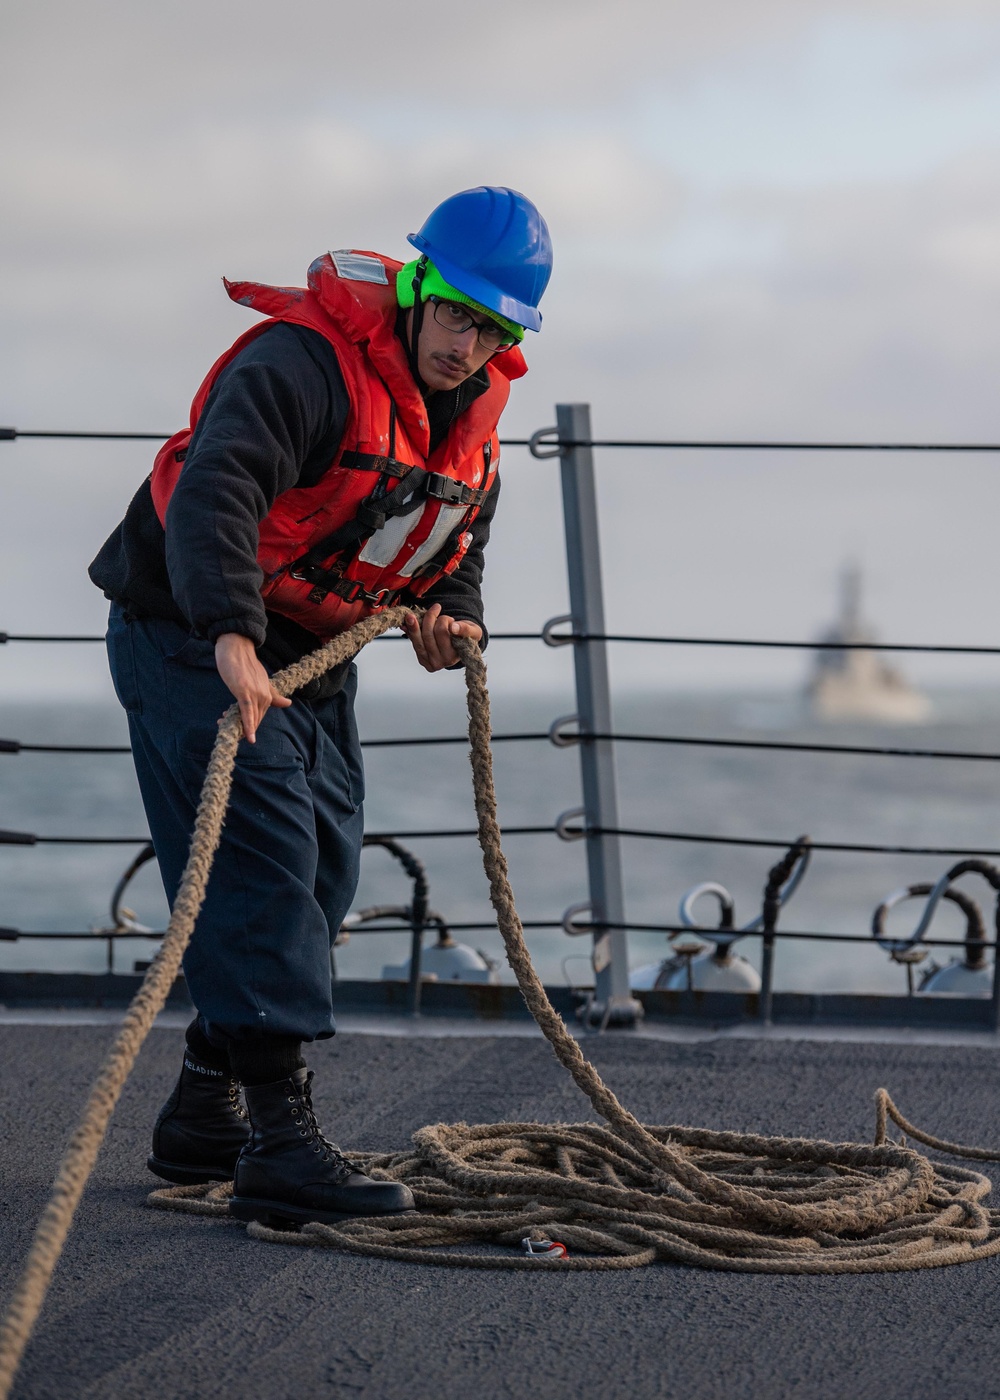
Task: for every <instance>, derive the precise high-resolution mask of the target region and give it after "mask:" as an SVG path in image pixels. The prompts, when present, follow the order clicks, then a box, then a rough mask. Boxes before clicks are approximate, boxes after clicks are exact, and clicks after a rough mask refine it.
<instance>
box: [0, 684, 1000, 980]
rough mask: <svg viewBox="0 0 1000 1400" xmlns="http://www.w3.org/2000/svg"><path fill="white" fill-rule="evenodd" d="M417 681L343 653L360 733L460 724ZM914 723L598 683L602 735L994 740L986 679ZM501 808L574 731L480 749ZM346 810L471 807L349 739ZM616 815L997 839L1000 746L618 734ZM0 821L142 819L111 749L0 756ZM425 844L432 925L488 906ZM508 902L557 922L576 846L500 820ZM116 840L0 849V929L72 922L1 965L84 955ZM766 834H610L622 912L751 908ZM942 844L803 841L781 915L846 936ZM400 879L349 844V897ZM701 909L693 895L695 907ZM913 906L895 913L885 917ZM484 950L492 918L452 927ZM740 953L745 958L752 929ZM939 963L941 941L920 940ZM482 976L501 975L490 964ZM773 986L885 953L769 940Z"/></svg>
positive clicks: (453, 705)
mask: <svg viewBox="0 0 1000 1400" xmlns="http://www.w3.org/2000/svg"><path fill="white" fill-rule="evenodd" d="M438 680H440V688H439V690H438V691H437V692H436V693H435V694H433V695H432V694H431V693H430V692H428V694H427V696H426V697H425V696H424V695H423V694H417V695H415V694H414V693H413V692H412V691H407V692H405V693H404V692H399V693H391V692H387V691H386V690H385V688H384V687H382V686H378V685H376V686H372V685H368V686H366V685H365V683H364V667H363V666H362V689H361V696H360V700H359V718H360V723H361V728H362V734H363V737H364V738H379V737H390V736H394V735H404V734H405V735H424V734H459V733H461V732H462V729H463V720H464V713H463V696H462V689H461V685H460V682H459V680H458V678H457V677H453V676H448V677H444V678H435V681H436V682H437V681H438ZM934 699H935V713H934V717H933V719H932V720H931V721H930V722H928V723H926V724H922V725H919V726H906V727H905V728H898V729H897V728H892V727H885V726H879V727H873V726H864V725H838V726H829V725H826V726H821V725H818V724H815V723H811V722H809V721H807V720H805V719H804V718H803V717H802V715H801V713H800V711H799V709H798V707H797V705H796V704H795V702H794V697H793V696H791V695H789V694H773V695H764V694H760V693H754V694H740V693H735V692H734V693H719V692H714V693H712V694H706V695H695V694H676V693H674V694H670V693H666V694H663V695H659V696H651V695H623V696H619V697H618V698H617V700H616V706H615V725H616V729H617V730H618V732H619V733H643V734H685V735H694V736H697V735H714V736H724V737H744V738H753V737H758V738H761V737H763V738H782V739H786V738H787V739H799V740H819V741H821V742H830V741H834V742H841V741H842V742H848V743H865V744H901V745H906V746H914V747H940V748H950V749H961V750H974V751H976V752H984V753H1000V692H997V691H986V690H978V691H977V690H970V691H965V692H960V691H955V692H949V693H940V694H938V695H936V696H935V697H934ZM571 708H572V700H571V697H570V696H569V694H567V693H561V694H558V693H553V694H552V695H544V694H542V695H540V694H532V695H530V696H523V697H519V696H518V695H517V693H516V691H515V690H514V689H512V688H511V687H510V686H507V687H506V688H505V689H504V691H503V693H502V694H501V695H500V696H499V697H498V698H497V699H496V701H495V705H494V729H495V731H496V732H497V733H503V732H510V731H514V730H534V729H547V728H548V725H549V723H550V722H551V720H552V719H553V718H554V717H555V716H556V715H559V714H564V713H566V712H567V711H568V710H570V709H571ZM0 735H2V736H3V737H6V738H12V739H18V740H20V741H21V742H35V743H45V742H49V743H118V742H121V743H124V742H127V734H126V729H125V723H124V718H123V716H122V714H121V711H120V710H119V709H118V708H117V706H116V705H115V703H114V702H113V701H110V700H109V701H108V702H106V703H105V702H99V701H88V702H85V703H69V702H66V703H59V702H58V701H55V700H52V701H44V702H41V703H33V704H28V703H24V702H19V703H7V704H3V703H0ZM495 764H496V776H497V790H498V796H499V803H500V814H501V821H502V822H503V823H505V824H507V825H510V826H517V825H528V824H550V823H552V822H553V820H554V819H555V817H556V816H557V815H558V814H559V813H560V812H562V811H564V810H566V809H569V808H573V807H576V806H578V805H579V803H580V782H579V758H578V754H577V751H576V750H575V749H556V748H554V747H553V746H552V745H550V744H549V743H548V742H541V743H537V742H536V743H504V744H498V745H497V748H496V753H495ZM366 767H367V784H368V800H367V803H366V811H367V825H368V828H369V830H373V831H402V830H414V829H425V830H426V829H434V828H441V827H462V828H471V827H472V826H473V825H474V814H473V808H472V797H471V788H470V781H469V766H468V761H467V757H466V753H465V750H464V748H463V747H461V746H454V747H440V748H438V747H428V748H423V749H404V750H400V749H395V750H370V751H369V753H368V755H367V758H366ZM618 768H619V783H620V803H621V820H622V825H623V826H626V827H640V828H651V829H662V830H671V831H691V832H703V833H714V834H727V835H743V836H762V837H768V838H779V839H780V838H788V839H789V840H791V839H793V838H794V837H796V836H797V835H799V834H800V833H808V834H809V835H810V836H812V837H813V838H814V839H815V840H845V841H850V842H888V843H899V844H905V845H922V844H926V845H944V846H955V847H962V848H965V847H969V848H972V847H978V848H996V849H1000V764H998V763H995V762H983V763H972V762H956V761H947V762H946V761H941V760H933V759H920V760H907V759H901V758H890V757H855V756H835V757H833V756H824V755H820V754H789V753H753V752H750V753H747V752H737V751H732V750H729V751H726V750H712V749H697V748H681V747H674V746H665V745H656V746H653V745H646V744H622V745H620V746H619V749H618ZM0 794H2V809H0V826H2V827H3V828H5V829H7V830H15V831H29V832H35V833H37V834H39V835H59V836H67V835H68V836H74V835H91V836H93V835H116V836H119V835H120V836H126V835H142V834H143V833H144V832H145V829H146V828H145V821H144V817H143V813H142V808H141V804H140V802H139V797H138V792H137V789H136V784H135V779H134V776H133V774H132V769H131V763H130V760H129V758H128V756H127V755H122V756H118V755H107V756H83V755H80V756H76V755H73V756H65V755H49V754H23V753H22V754H18V755H7V754H0ZM406 844H408V845H409V846H410V847H411V848H412V849H413V850H414V851H415V852H416V853H417V854H418V855H419V856H420V858H421V859H422V860H423V861H424V862H425V864H426V865H427V868H428V872H429V876H430V886H431V899H432V905H433V907H434V908H435V909H436V910H438V911H440V913H441V914H442V915H444V917H445V918H446V919H448V920H450V921H453V922H456V923H459V922H465V921H478V920H489V919H490V918H491V917H492V915H491V910H490V906H489V901H488V893H487V888H486V881H485V878H484V876H483V873H482V867H481V865H480V863H479V859H478V847H477V845H476V843H475V841H474V840H464V839H448V840H421V839H416V838H414V839H412V840H409V841H407V843H406ZM506 850H507V855H508V859H509V862H510V869H511V876H512V880H513V884H514V889H515V893H516V896H517V900H518V907H519V909H520V912H521V914H522V917H523V918H525V919H528V920H530V919H555V920H557V919H559V918H560V917H561V915H562V913H563V910H564V909H565V908H566V907H567V906H568V905H570V904H574V903H577V902H579V901H581V900H584V899H585V898H586V893H587V891H586V879H585V870H584V858H583V850H582V845H581V844H580V843H566V842H563V841H560V840H559V839H558V838H557V837H556V836H555V835H547V836H540V837H524V836H511V837H509V839H508V840H507V842H506ZM133 853H134V848H132V847H126V846H119V847H105V846H77V845H66V846H46V845H42V846H35V847H31V848H24V847H12V846H0V925H3V926H5V927H7V928H14V929H22V930H48V931H60V932H62V931H65V932H79V935H80V936H79V938H78V939H75V940H72V941H60V942H43V941H41V940H32V939H21V940H18V941H0V967H3V968H5V969H13V968H19V969H28V968H33V969H55V968H60V969H66V970H97V969H99V968H101V967H103V966H105V965H106V958H107V951H106V945H105V944H104V943H102V942H101V941H100V940H98V939H95V938H94V937H93V935H92V934H91V933H89V932H88V930H90V929H91V928H92V927H94V926H100V925H101V924H102V923H104V922H105V921H106V920H107V915H108V904H109V900H110V896H111V891H112V889H113V887H114V885H115V883H116V881H117V879H118V877H119V875H120V874H121V872H122V871H123V869H124V868H125V866H126V865H127V864H128V861H129V860H130V858H131V855H132V854H133ZM779 854H780V853H779V852H776V851H769V850H750V849H742V848H730V847H724V846H722V847H719V846H704V845H695V844H690V843H684V842H672V841H671V842H666V841H649V840H629V841H626V842H625V843H624V865H625V879H626V900H627V910H628V916H629V918H630V919H632V920H635V921H638V922H648V923H657V922H660V923H670V922H673V921H674V920H675V918H676V912H677V906H678V902H679V899H680V897H681V895H682V894H683V893H684V892H685V890H687V889H688V888H690V886H691V885H693V884H695V883H696V882H698V881H701V880H707V879H712V880H719V881H721V882H722V883H723V884H724V885H726V886H727V887H728V888H729V889H730V890H731V891H732V893H733V895H734V896H735V898H736V907H737V921H738V922H739V923H745V922H747V921H749V920H750V919H751V918H753V916H754V915H755V914H756V913H757V912H758V911H759V909H760V901H761V893H762V890H763V886H764V883H765V880H766V876H767V871H768V869H769V867H770V865H771V864H772V863H773V862H774V860H775V859H776V858H777V856H778V855H779ZM950 863H951V862H950V861H949V860H948V859H947V858H944V857H936V858H935V857H906V856H891V855H879V856H860V855H842V854H833V853H823V852H820V853H818V854H816V855H815V856H814V858H813V862H812V866H811V869H810V870H809V872H808V874H807V877H806V879H805V881H804V882H803V884H802V886H801V888H800V890H799V892H798V893H797V895H796V896H795V899H794V902H793V903H792V904H790V905H789V907H788V909H787V910H786V911H785V913H784V914H783V917H782V921H781V926H783V927H785V928H789V929H798V930H809V931H818V932H841V933H849V934H861V935H866V934H867V933H868V929H869V926H870V920H871V914H872V910H873V908H874V907H875V906H876V904H877V903H878V902H879V901H880V899H881V898H882V897H883V896H884V895H886V894H887V893H888V892H889V891H891V890H893V889H895V888H897V887H898V886H900V885H902V884H907V883H910V882H912V881H916V880H934V879H935V878H937V876H938V875H940V874H941V873H942V871H943V870H944V869H945V868H947V866H948V864H950ZM966 885H967V887H968V890H969V893H970V894H972V895H974V897H976V898H978V899H979V900H980V902H981V903H982V904H983V908H984V912H985V914H986V917H987V925H988V927H992V924H993V908H992V900H991V891H990V890H988V888H987V886H986V884H985V882H978V883H977V881H975V880H973V879H971V878H969V879H967V881H966ZM407 898H408V882H407V881H406V880H405V878H404V877H403V876H402V874H401V872H400V871H399V869H398V867H397V866H396V865H395V863H394V862H393V861H392V859H391V858H390V857H389V856H388V855H386V854H385V853H383V852H380V851H377V850H371V851H368V852H366V855H365V858H364V870H363V876H362V883H361V887H360V889H359V891H358V896H357V900H356V904H355V907H362V906H365V905H371V904H375V903H402V902H405V901H406V899H407ZM126 903H127V904H128V905H129V906H130V907H131V908H132V909H133V910H134V911H135V913H136V915H137V917H138V918H139V920H140V921H141V922H142V923H144V924H146V925H148V926H150V927H153V928H162V927H163V925H164V922H165V920H166V912H167V911H166V907H165V901H164V898H163V894H162V890H161V888H160V885H159V880H158V877H157V875H156V872H155V866H153V867H150V868H147V869H146V870H145V871H144V872H142V874H141V875H140V876H139V877H138V878H137V879H136V881H135V882H134V884H133V886H131V887H130V890H129V895H128V897H127V898H126ZM710 909H711V906H710V905H709V910H710ZM917 913H918V909H917V906H915V905H908V906H906V908H905V909H903V910H900V911H898V912H897V915H896V918H897V920H898V922H897V923H895V924H894V925H893V928H894V929H898V930H899V931H900V932H901V933H904V932H907V931H909V929H910V928H911V927H912V926H913V925H914V924H915V922H916V917H917ZM961 931H962V924H961V921H960V916H958V914H957V911H954V910H952V909H951V908H950V907H946V908H944V909H942V911H941V913H940V915H939V917H938V919H937V921H936V922H935V925H934V935H935V936H941V937H946V938H950V937H959V936H960V934H961ZM457 936H458V937H459V938H460V939H461V940H462V941H465V942H468V943H471V944H472V945H473V946H475V947H478V948H481V949H483V950H484V951H485V952H487V953H489V954H490V955H491V956H493V957H496V958H500V959H502V948H501V944H500V939H499V935H498V934H497V933H496V931H495V930H487V931H477V932H474V933H470V934H461V933H460V934H458V935H457ZM587 942H588V940H586V939H582V938H575V939H574V938H569V937H567V936H566V935H565V934H564V933H562V932H561V931H560V930H552V931H538V932H534V933H532V934H530V936H529V944H530V947H531V950H532V955H533V957H534V959H535V962H536V965H537V967H538V970H539V971H540V973H541V974H542V976H543V978H544V979H545V980H546V981H547V982H553V983H561V982H565V981H569V982H572V983H573V984H574V985H581V984H585V983H586V982H588V981H589V980H591V974H590V970H589V957H588V947H587ZM151 946H152V945H151V944H150V943H149V942H148V941H146V940H139V939H136V940H128V941H123V942H121V943H120V944H118V946H117V948H116V951H115V954H114V965H115V967H117V968H118V969H120V970H127V969H130V968H131V967H132V965H133V963H134V961H135V960H136V959H138V958H143V957H148V954H149V949H150V947H151ZM740 950H741V951H742V952H743V953H744V954H745V955H746V956H747V957H748V958H749V959H750V960H751V961H752V962H754V963H758V962H759V940H757V939H754V938H748V939H746V940H745V941H744V943H743V944H741V945H740ZM629 953H630V959H629V960H630V963H631V964H632V965H633V966H637V965H640V964H644V963H648V962H651V961H654V960H658V959H659V958H661V957H664V956H666V954H667V939H666V937H665V935H662V934H655V933H632V934H630V935H629ZM406 956H407V939H406V937H405V936H403V935H399V934H371V935H364V934H356V935H355V936H354V937H353V938H352V940H351V942H350V944H349V946H348V947H346V948H345V949H343V950H341V951H339V952H338V968H339V972H340V975H341V976H343V977H345V978H349V977H377V976H379V975H380V973H381V969H382V966H383V964H384V963H393V962H395V963H398V962H402V961H403V960H404V958H405V957H406ZM935 956H936V957H937V959H938V960H939V961H946V960H947V958H948V957H949V956H951V954H949V953H947V952H946V951H945V950H941V951H939V952H938V953H937V954H936V955H935ZM503 975H504V977H505V978H506V979H509V978H510V973H509V971H508V970H507V969H506V966H504V970H503ZM775 985H776V986H777V987H778V988H780V989H802V990H820V989H821V990H826V991H889V992H901V991H902V990H903V989H904V987H905V974H904V971H903V969H902V968H900V967H898V966H896V965H894V964H892V963H891V962H890V960H889V959H888V957H887V956H886V954H885V953H883V952H882V951H881V950H880V949H878V948H877V947H876V946H875V945H874V944H872V945H871V946H863V947H859V946H850V945H843V946H837V945H835V944H830V943H825V942H824V943H818V942H817V943H813V944H809V943H807V942H797V941H789V942H785V943H780V944H779V947H778V952H777V960H776V976H775Z"/></svg>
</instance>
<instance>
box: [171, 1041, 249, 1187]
mask: <svg viewBox="0 0 1000 1400" xmlns="http://www.w3.org/2000/svg"><path fill="white" fill-rule="evenodd" d="M249 1140H250V1123H249V1121H248V1119H247V1115H246V1113H245V1111H244V1109H243V1106H242V1104H241V1103H240V1086H239V1083H238V1082H237V1081H236V1080H235V1079H234V1078H233V1077H232V1075H231V1074H230V1073H229V1072H228V1070H220V1069H212V1068H211V1067H210V1066H209V1065H206V1064H203V1063H202V1062H201V1060H197V1059H195V1057H194V1055H192V1053H191V1051H190V1050H187V1051H185V1054H184V1064H183V1066H182V1068H181V1077H180V1079H178V1081H177V1086H176V1088H175V1089H174V1092H173V1093H172V1094H171V1095H170V1097H169V1099H167V1101H166V1103H165V1104H164V1105H163V1107H162V1108H161V1109H160V1116H159V1118H157V1120H156V1126H155V1127H154V1129H153V1151H152V1152H151V1153H150V1155H149V1157H148V1158H147V1159H146V1165H147V1166H148V1167H149V1169H150V1171H151V1172H155V1173H156V1175H157V1176H162V1177H163V1178H164V1180H166V1181H175V1182H178V1183H179V1184H180V1185H182V1186H193V1185H195V1184H197V1183H198V1182H203V1181H231V1180H232V1177H233V1171H234V1170H235V1167H236V1159H237V1157H238V1156H239V1155H240V1151H241V1149H242V1148H243V1147H244V1146H245V1145H246V1143H247V1142H248V1141H249Z"/></svg>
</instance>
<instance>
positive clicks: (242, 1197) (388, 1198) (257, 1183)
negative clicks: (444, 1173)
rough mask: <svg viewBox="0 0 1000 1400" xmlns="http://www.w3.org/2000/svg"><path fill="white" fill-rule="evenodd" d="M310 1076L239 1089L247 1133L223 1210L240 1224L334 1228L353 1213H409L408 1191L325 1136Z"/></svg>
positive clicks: (300, 1074)
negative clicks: (364, 1167) (367, 1169)
mask: <svg viewBox="0 0 1000 1400" xmlns="http://www.w3.org/2000/svg"><path fill="white" fill-rule="evenodd" d="M312 1077H313V1076H312V1072H311V1071H310V1070H306V1069H297V1070H296V1071H295V1073H294V1074H293V1075H292V1076H291V1077H290V1078H289V1079H279V1080H278V1082H277V1083H275V1084H247V1085H246V1086H245V1087H244V1093H245V1094H246V1100H247V1109H248V1110H249V1113H250V1124H251V1128H252V1133H251V1137H250V1142H249V1144H248V1145H247V1146H246V1147H245V1148H244V1149H243V1151H242V1152H241V1153H240V1160H239V1161H238V1162H237V1164H236V1175H235V1177H234V1180H233V1184H234V1188H235V1194H234V1196H233V1197H232V1199H231V1200H230V1202H229V1212H230V1214H231V1215H235V1216H236V1217H237V1219H239V1220H260V1221H262V1222H263V1223H264V1224H266V1225H269V1224H273V1225H278V1226H287V1225H288V1224H294V1225H302V1224H305V1222H306V1221H309V1220H318V1221H321V1222H323V1223H324V1224H330V1225H332V1224H336V1222H337V1221H338V1220H343V1219H344V1218H345V1217H346V1216H351V1215H396V1214H398V1213H400V1212H401V1211H410V1210H412V1209H413V1196H412V1195H411V1193H410V1188H409V1187H408V1186H403V1185H402V1184H401V1183H399V1182H395V1181H373V1180H372V1178H371V1177H370V1176H365V1175H364V1174H363V1173H362V1172H361V1171H360V1169H359V1168H358V1167H357V1166H355V1165H354V1163H353V1162H349V1161H348V1160H347V1158H346V1157H345V1156H344V1154H343V1153H342V1152H341V1150H340V1148H339V1147H335V1146H334V1145H333V1143H332V1142H328V1141H327V1139H326V1138H325V1137H324V1136H323V1133H322V1131H321V1129H320V1126H319V1124H318V1123H317V1121H316V1115H315V1113H314V1112H313V1106H312V1098H311V1095H310V1090H309V1086H310V1084H311V1082H312Z"/></svg>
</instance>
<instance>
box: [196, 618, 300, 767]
mask: <svg viewBox="0 0 1000 1400" xmlns="http://www.w3.org/2000/svg"><path fill="white" fill-rule="evenodd" d="M215 665H216V669H217V670H218V672H219V675H220V676H221V677H222V679H223V680H224V681H225V683H226V685H227V686H228V687H229V689H230V690H231V691H232V693H233V695H234V697H235V699H236V702H237V704H238V705H239V707H240V718H241V719H242V721H243V733H244V734H245V735H246V737H247V739H248V740H249V742H250V743H251V744H255V743H256V742H257V728H258V725H259V724H260V722H261V720H262V719H263V718H264V716H265V715H266V714H267V712H268V710H269V709H270V708H271V706H272V705H277V706H278V708H279V709H282V710H284V709H287V708H288V706H289V705H290V704H291V703H292V702H291V700H287V699H286V698H285V696H283V695H279V694H278V692H277V691H276V690H275V688H274V686H273V685H272V684H271V678H270V676H269V675H268V674H267V672H266V671H265V669H264V667H263V666H262V665H261V663H260V660H259V659H258V657H257V651H256V649H255V647H254V644H253V642H252V641H251V640H250V638H249V637H244V636H242V635H241V634H240V633H239V632H223V634H222V636H221V637H219V638H218V640H217V641H216V643H215Z"/></svg>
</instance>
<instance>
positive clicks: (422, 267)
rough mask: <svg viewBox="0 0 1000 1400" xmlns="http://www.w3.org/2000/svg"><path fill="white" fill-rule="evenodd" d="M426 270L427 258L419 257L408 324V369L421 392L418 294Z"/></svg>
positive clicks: (421, 304)
mask: <svg viewBox="0 0 1000 1400" xmlns="http://www.w3.org/2000/svg"><path fill="white" fill-rule="evenodd" d="M426 271H427V259H426V258H420V259H418V261H417V265H416V267H415V268H414V269H413V282H412V284H411V285H412V287H413V321H412V323H411V326H410V369H411V371H412V373H413V377H414V379H415V380H416V381H417V388H418V389H419V390H420V392H421V394H423V393H425V392H426V389H427V385H426V384H425V383H424V381H423V380H422V379H421V377H420V370H419V368H418V361H417V344H418V342H419V340H420V328H421V327H422V326H423V323H424V302H423V298H422V297H421V295H420V287H421V283H422V282H423V280H424V274H425V273H426Z"/></svg>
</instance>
